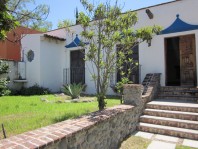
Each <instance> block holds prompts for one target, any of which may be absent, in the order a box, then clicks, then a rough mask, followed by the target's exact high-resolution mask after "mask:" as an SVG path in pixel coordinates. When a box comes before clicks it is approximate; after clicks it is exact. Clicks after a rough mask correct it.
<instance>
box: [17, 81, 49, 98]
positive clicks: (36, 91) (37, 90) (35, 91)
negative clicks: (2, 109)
mask: <svg viewBox="0 0 198 149" xmlns="http://www.w3.org/2000/svg"><path fill="white" fill-rule="evenodd" d="M13 93H14V92H13ZM50 93H51V91H50V90H49V89H48V88H44V87H40V86H39V85H38V84H35V85H33V86H31V87H29V88H24V87H22V88H21V90H19V91H17V92H16V91H15V93H14V94H15V95H16V94H17V95H25V96H28V95H46V94H50Z"/></svg>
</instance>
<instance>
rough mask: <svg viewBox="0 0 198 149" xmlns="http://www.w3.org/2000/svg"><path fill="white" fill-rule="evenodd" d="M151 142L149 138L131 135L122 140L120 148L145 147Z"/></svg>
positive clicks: (140, 148) (135, 148) (138, 148)
mask: <svg viewBox="0 0 198 149" xmlns="http://www.w3.org/2000/svg"><path fill="white" fill-rule="evenodd" d="M150 143H151V140H148V139H144V138H142V137H137V136H131V137H129V138H128V139H127V140H125V141H124V142H122V144H121V146H120V149H146V148H147V147H148V145H149V144H150Z"/></svg>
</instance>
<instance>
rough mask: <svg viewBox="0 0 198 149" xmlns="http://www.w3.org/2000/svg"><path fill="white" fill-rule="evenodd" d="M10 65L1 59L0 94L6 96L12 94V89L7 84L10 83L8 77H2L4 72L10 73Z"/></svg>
mask: <svg viewBox="0 0 198 149" xmlns="http://www.w3.org/2000/svg"><path fill="white" fill-rule="evenodd" d="M8 69H9V66H8V64H7V63H6V62H3V61H1V60H0V96H5V95H9V94H10V90H9V89H8V87H7V85H8V83H9V81H8V79H7V78H5V77H2V76H1V75H2V74H5V73H8Z"/></svg>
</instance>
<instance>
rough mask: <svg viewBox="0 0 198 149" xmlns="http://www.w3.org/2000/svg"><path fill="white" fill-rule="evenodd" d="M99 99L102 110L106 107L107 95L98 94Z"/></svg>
mask: <svg viewBox="0 0 198 149" xmlns="http://www.w3.org/2000/svg"><path fill="white" fill-rule="evenodd" d="M97 100H98V108H99V110H100V111H101V110H103V109H104V108H105V105H106V102H105V96H103V95H98V96H97Z"/></svg>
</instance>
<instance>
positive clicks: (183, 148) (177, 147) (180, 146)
mask: <svg viewBox="0 0 198 149" xmlns="http://www.w3.org/2000/svg"><path fill="white" fill-rule="evenodd" d="M176 149H198V148H192V147H188V146H183V145H177V146H176Z"/></svg>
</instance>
